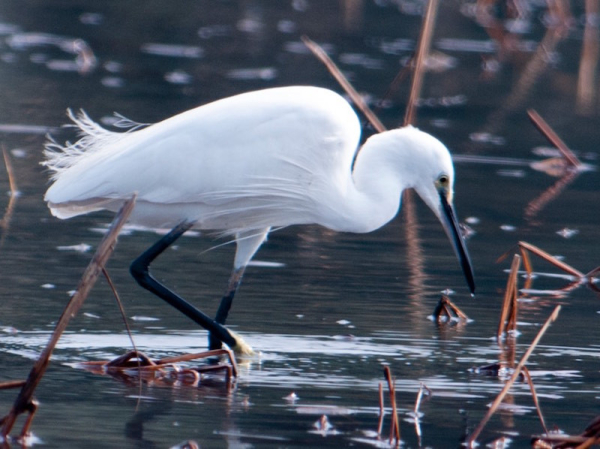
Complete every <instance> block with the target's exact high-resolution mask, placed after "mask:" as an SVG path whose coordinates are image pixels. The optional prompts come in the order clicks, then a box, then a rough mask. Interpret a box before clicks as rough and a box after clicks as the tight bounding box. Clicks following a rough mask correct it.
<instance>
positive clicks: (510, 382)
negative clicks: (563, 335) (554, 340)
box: [466, 305, 560, 448]
mask: <svg viewBox="0 0 600 449" xmlns="http://www.w3.org/2000/svg"><path fill="white" fill-rule="evenodd" d="M559 312H560V305H558V306H556V307H555V308H554V311H553V312H552V314H551V315H550V316H549V317H548V319H547V320H546V322H545V323H544V325H543V326H542V328H541V329H540V331H539V332H538V334H537V335H536V337H535V338H534V339H533V341H532V342H531V345H529V348H528V349H527V351H526V352H525V354H524V355H523V357H522V358H521V361H520V362H519V364H518V365H517V366H516V368H515V371H514V372H513V374H512V376H510V379H509V380H508V381H507V382H506V384H505V385H504V388H502V390H501V391H500V393H499V394H498V396H497V397H496V399H495V400H494V402H493V403H492V405H491V406H490V408H489V410H488V411H487V413H486V414H485V416H484V417H483V419H482V420H481V422H480V423H479V425H478V426H477V428H476V429H475V430H474V431H473V433H472V434H471V435H469V437H468V438H467V440H466V445H467V447H469V448H472V447H474V443H475V440H476V439H477V437H478V436H479V434H480V433H481V431H482V430H483V428H484V427H485V425H486V424H487V422H488V421H489V420H490V418H491V417H492V415H493V414H494V413H496V410H497V409H498V407H499V406H500V403H501V402H502V400H503V399H504V396H506V394H507V393H508V390H510V387H512V385H513V384H514V383H515V381H516V380H517V378H518V377H519V375H520V374H521V370H522V369H523V367H524V366H525V363H527V360H528V359H529V357H530V356H531V354H532V353H533V350H534V349H535V347H536V346H537V344H538V343H539V341H540V340H541V338H542V337H543V335H544V334H545V333H546V331H547V330H548V328H549V327H550V324H552V323H553V322H554V321H556V318H557V317H558V313H559Z"/></svg>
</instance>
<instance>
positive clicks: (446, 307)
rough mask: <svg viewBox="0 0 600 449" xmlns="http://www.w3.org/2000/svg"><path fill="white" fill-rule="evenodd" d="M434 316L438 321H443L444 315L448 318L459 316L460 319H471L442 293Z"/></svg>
mask: <svg viewBox="0 0 600 449" xmlns="http://www.w3.org/2000/svg"><path fill="white" fill-rule="evenodd" d="M433 316H434V318H435V320H436V321H437V322H438V323H439V322H441V319H442V316H445V317H447V318H448V319H451V318H454V317H457V318H458V319H460V320H465V321H466V320H468V319H469V317H468V316H467V315H466V314H465V313H464V312H463V311H462V310H460V309H459V307H458V306H457V305H456V304H454V303H453V302H452V301H451V300H450V298H448V297H447V296H446V295H442V297H441V298H440V301H439V302H438V304H437V306H436V307H435V310H434V311H433Z"/></svg>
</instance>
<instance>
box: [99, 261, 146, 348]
mask: <svg viewBox="0 0 600 449" xmlns="http://www.w3.org/2000/svg"><path fill="white" fill-rule="evenodd" d="M102 274H103V275H104V278H105V279H106V282H108V286H109V287H110V290H111V291H112V293H113V296H114V297H115V301H117V306H118V307H119V312H120V313H121V318H122V319H123V324H124V325H125V330H126V331H127V335H128V336H129V341H131V347H132V348H133V350H134V351H135V352H136V353H137V352H138V350H137V347H136V345H135V341H134V340H133V335H132V334H131V327H129V322H128V321H127V315H126V314H125V308H124V307H123V302H121V298H120V297H119V293H118V292H117V289H116V287H115V284H113V281H112V279H111V278H110V276H109V275H108V271H106V268H105V267H102Z"/></svg>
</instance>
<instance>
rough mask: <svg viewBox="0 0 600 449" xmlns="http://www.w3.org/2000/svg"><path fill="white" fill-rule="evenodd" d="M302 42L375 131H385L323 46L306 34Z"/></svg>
mask: <svg viewBox="0 0 600 449" xmlns="http://www.w3.org/2000/svg"><path fill="white" fill-rule="evenodd" d="M302 42H304V44H305V45H306V46H307V47H308V49H309V50H310V51H311V52H312V53H313V54H314V55H315V56H316V57H317V58H318V59H319V60H320V61H321V62H322V63H323V64H325V67H327V70H329V73H331V74H332V75H333V77H334V78H335V79H336V81H337V82H338V83H339V84H340V86H342V89H344V91H345V92H346V93H347V94H348V96H349V97H350V99H351V100H352V102H353V103H354V104H355V105H356V107H357V108H358V109H360V111H361V112H362V113H363V114H364V115H365V117H367V120H369V122H370V123H371V125H373V127H374V128H375V129H376V130H377V132H382V131H385V126H383V123H381V121H380V120H379V118H377V116H376V115H375V113H374V112H373V111H372V110H371V108H369V106H368V105H367V103H365V101H364V100H363V98H362V97H361V95H360V94H359V93H358V92H357V91H356V90H355V89H354V87H352V84H350V81H348V79H347V78H346V77H345V76H344V74H343V73H342V71H341V70H340V69H339V68H338V67H337V66H336V65H335V63H334V62H333V61H332V60H331V58H330V57H329V55H327V53H326V52H325V50H323V48H322V47H321V46H320V45H319V44H317V43H316V42H314V41H312V40H311V39H310V38H308V37H307V36H302Z"/></svg>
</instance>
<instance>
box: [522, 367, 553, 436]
mask: <svg viewBox="0 0 600 449" xmlns="http://www.w3.org/2000/svg"><path fill="white" fill-rule="evenodd" d="M522 371H523V374H524V376H525V379H526V380H527V383H528V384H529V390H530V391H531V398H532V399H533V403H534V405H535V409H536V410H537V414H538V416H539V417H540V422H541V423H542V427H543V428H544V432H545V433H546V435H548V428H547V427H546V422H545V421H544V415H543V414H542V409H541V407H540V402H539V401H538V396H537V393H536V392H535V386H534V385H533V379H532V378H531V374H530V373H529V369H527V367H526V366H524V367H523V369H522Z"/></svg>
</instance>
